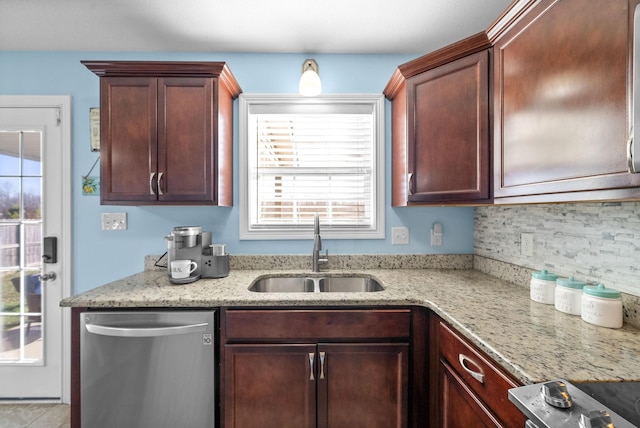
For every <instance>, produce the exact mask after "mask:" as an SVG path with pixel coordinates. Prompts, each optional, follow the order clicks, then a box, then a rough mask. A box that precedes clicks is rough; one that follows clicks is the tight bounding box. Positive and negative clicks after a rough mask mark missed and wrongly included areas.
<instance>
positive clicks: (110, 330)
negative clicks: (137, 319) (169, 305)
mask: <svg viewBox="0 0 640 428" xmlns="http://www.w3.org/2000/svg"><path fill="white" fill-rule="evenodd" d="M208 325H209V323H206V322H204V323H200V324H189V325H176V326H169V327H166V326H163V327H112V326H107V325H100V324H88V323H87V324H86V328H87V331H88V332H89V333H93V334H99V335H102V336H116V337H158V336H175V335H177V334H190V333H199V332H202V331H205V330H206V329H207V326H208Z"/></svg>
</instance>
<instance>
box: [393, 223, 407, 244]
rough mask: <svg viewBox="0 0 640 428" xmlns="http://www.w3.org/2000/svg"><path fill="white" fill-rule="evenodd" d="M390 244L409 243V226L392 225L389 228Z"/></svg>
mask: <svg viewBox="0 0 640 428" xmlns="http://www.w3.org/2000/svg"><path fill="white" fill-rule="evenodd" d="M391 244H392V245H407V244H409V228H408V227H392V228H391Z"/></svg>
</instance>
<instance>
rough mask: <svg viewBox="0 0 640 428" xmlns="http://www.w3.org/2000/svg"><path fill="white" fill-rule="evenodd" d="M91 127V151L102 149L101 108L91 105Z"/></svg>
mask: <svg viewBox="0 0 640 428" xmlns="http://www.w3.org/2000/svg"><path fill="white" fill-rule="evenodd" d="M89 129H90V131H91V151H92V152H99V151H100V109H99V108H98V107H91V108H90V109H89Z"/></svg>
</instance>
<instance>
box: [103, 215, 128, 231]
mask: <svg viewBox="0 0 640 428" xmlns="http://www.w3.org/2000/svg"><path fill="white" fill-rule="evenodd" d="M102 230H127V213H102Z"/></svg>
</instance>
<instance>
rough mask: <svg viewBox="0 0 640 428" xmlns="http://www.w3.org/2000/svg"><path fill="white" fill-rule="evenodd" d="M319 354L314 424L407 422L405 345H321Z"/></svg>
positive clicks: (379, 425)
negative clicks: (316, 407)
mask: <svg viewBox="0 0 640 428" xmlns="http://www.w3.org/2000/svg"><path fill="white" fill-rule="evenodd" d="M318 353H319V355H320V365H319V366H320V373H319V374H318V377H317V378H318V427H332V428H333V427H335V428H340V427H344V428H349V427H360V426H361V427H370V428H376V427H377V428H387V427H389V428H390V427H398V428H400V427H406V426H407V418H408V415H407V403H408V399H407V398H408V397H407V383H408V380H409V379H408V369H409V345H408V344H406V343H398V344H395V343H394V344H392V343H389V344H386V343H376V344H372V343H362V344H320V345H318ZM323 358H324V363H323V362H322V360H323Z"/></svg>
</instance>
